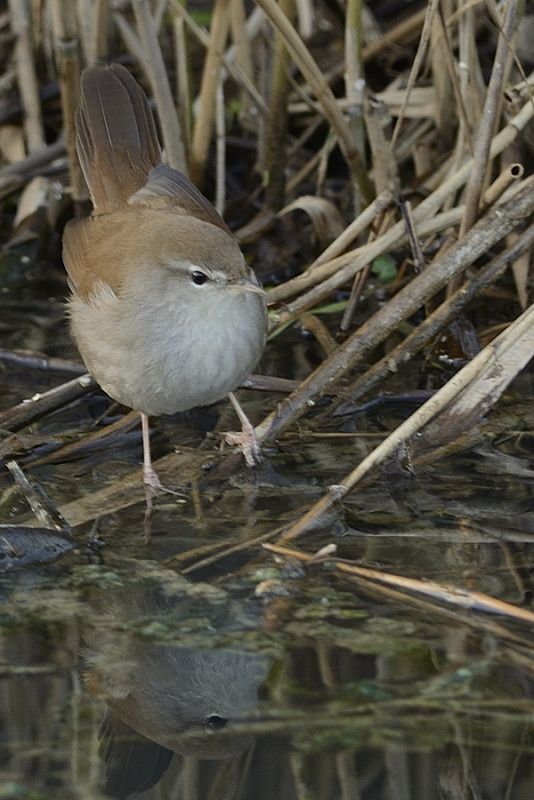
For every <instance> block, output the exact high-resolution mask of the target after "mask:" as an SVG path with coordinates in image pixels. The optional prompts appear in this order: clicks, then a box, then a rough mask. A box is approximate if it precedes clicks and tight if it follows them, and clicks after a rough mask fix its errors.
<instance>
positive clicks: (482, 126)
mask: <svg viewBox="0 0 534 800" xmlns="http://www.w3.org/2000/svg"><path fill="white" fill-rule="evenodd" d="M516 22H517V2H516V0H507V4H506V9H505V12H504V18H503V26H502V30H501V32H500V34H499V39H498V42H497V49H496V51H495V58H494V61H493V68H492V71H491V77H490V82H489V85H488V90H487V92H486V100H485V103H484V109H483V112H482V117H481V119H480V123H479V126H478V129H477V133H476V138H475V149H474V154H473V164H472V168H471V170H470V173H469V180H468V181H467V186H466V190H465V215H464V218H463V220H462V224H461V226H460V236H463V235H464V234H465V233H466V231H468V230H469V228H470V227H471V226H472V225H473V223H474V222H475V220H476V218H477V216H478V213H479V206H480V200H481V198H482V192H483V190H484V184H485V182H486V177H487V174H488V165H489V161H490V159H491V158H493V157H494V155H495V154H493V153H492V152H491V141H492V137H493V132H494V128H495V125H496V123H497V122H498V120H497V119H496V114H497V109H498V107H499V105H500V100H501V95H502V92H503V88H504V83H503V81H504V75H505V69H506V63H507V60H508V48H509V42H510V40H511V38H512V36H513V34H514V30H515V27H516ZM454 288H456V287H454Z"/></svg>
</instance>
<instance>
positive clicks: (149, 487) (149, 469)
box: [143, 464, 185, 498]
mask: <svg viewBox="0 0 534 800" xmlns="http://www.w3.org/2000/svg"><path fill="white" fill-rule="evenodd" d="M143 483H144V484H145V492H146V495H147V498H148V496H150V497H151V498H153V497H156V496H157V495H158V494H172V495H174V496H175V497H184V496H185V495H184V494H182V492H177V491H176V489H169V487H168V486H164V485H163V484H162V482H161V481H160V479H159V475H158V473H157V472H156V470H155V469H154V467H153V466H152V465H147V464H144V465H143Z"/></svg>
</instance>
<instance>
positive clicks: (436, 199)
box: [268, 100, 534, 319]
mask: <svg viewBox="0 0 534 800" xmlns="http://www.w3.org/2000/svg"><path fill="white" fill-rule="evenodd" d="M532 117H534V103H532V101H531V100H528V101H527V102H526V103H525V105H524V106H523V107H522V108H521V110H520V111H519V113H518V114H516V116H515V117H513V118H512V119H511V120H510V121H509V123H508V125H506V127H505V128H503V129H502V130H501V131H500V132H499V133H498V134H497V135H496V136H495V137H494V139H493V141H492V143H491V148H490V155H491V157H492V158H494V157H495V156H496V155H499V154H500V153H502V152H503V150H505V149H506V148H507V147H508V146H509V145H510V144H511V143H512V142H513V141H514V140H515V139H516V137H517V135H518V133H519V132H520V131H522V130H523V129H524V128H525V126H526V125H527V124H528V123H529V122H530V120H531V119H532ZM472 168H473V159H469V160H468V161H467V162H466V163H464V164H463V166H462V167H460V169H458V170H457V171H456V172H455V173H454V174H453V175H451V176H450V177H449V178H448V179H447V180H443V181H442V182H441V183H440V185H439V186H438V187H437V189H435V190H434V191H433V192H432V194H431V195H429V197H427V198H426V199H425V200H423V202H422V203H420V205H419V206H417V208H416V209H415V210H414V219H415V221H416V222H417V224H418V225H420V224H422V225H423V228H420V230H419V233H420V234H421V233H422V231H423V230H430V229H429V228H427V227H426V226H427V224H428V223H427V222H426V221H425V220H429V218H430V217H432V216H433V215H434V214H435V213H436V211H437V210H438V209H439V208H440V206H441V205H442V204H443V203H444V202H445V200H446V199H447V198H448V197H449V196H450V195H452V194H453V193H454V192H456V191H457V190H458V189H459V188H461V187H462V186H463V185H464V184H465V182H466V181H467V180H468V178H469V175H470V172H471V169H472ZM455 219H456V214H455V213H454V209H452V220H453V221H454V220H455ZM451 224H454V222H452V223H451ZM441 229H442V228H441ZM436 230H440V228H437V229H436ZM403 233H404V228H403V223H402V222H398V223H396V225H394V226H393V227H392V228H391V229H390V230H389V231H388V232H387V233H386V234H385V235H384V236H383V237H381V239H379V240H377V241H376V243H373V251H372V252H373V256H372V258H375V257H376V256H377V255H381V253H382V252H384V251H385V249H386V248H387V247H390V246H393V245H396V244H397V243H398V242H399V241H401V237H402V235H403ZM384 242H387V245H386V248H385V249H384V250H381V249H380V246H379V245H380V243H384ZM375 247H376V252H375ZM362 256H363V254H362ZM351 262H352V263H351ZM363 266H365V261H364V263H362V261H361V258H360V254H359V253H358V252H357V251H356V252H354V253H347V254H346V255H344V256H340V257H339V260H338V259H334V260H333V261H331V262H330V263H329V264H323V265H322V266H321V269H317V270H315V269H314V270H312V271H310V270H308V271H306V272H305V273H302V275H299V276H298V277H297V278H292V279H291V281H287V282H286V283H284V284H282V285H281V286H277V287H276V289H275V290H273V292H274V291H276V294H275V295H274V296H275V297H278V298H280V297H281V295H282V293H283V292H285V291H287V290H288V289H289V291H288V294H287V295H286V296H290V295H292V294H296V293H297V292H298V291H301V290H302V289H303V288H307V287H309V286H314V287H315V288H314V289H313V290H312V291H310V292H308V294H307V295H303V296H302V297H300V298H299V299H298V300H297V301H295V303H293V304H292V305H291V306H290V307H289V308H288V312H287V313H286V314H285V315H282V314H281V315H280V316H281V317H283V316H285V318H286V319H287V318H288V317H290V316H291V315H293V314H296V313H299V312H300V311H302V310H304V309H307V308H309V307H311V306H312V305H313V304H314V303H316V302H319V301H321V300H322V299H324V297H326V296H327V295H328V294H329V293H330V292H331V291H333V290H335V289H338V288H339V287H340V286H342V285H343V284H344V283H346V282H347V281H348V280H351V279H352V278H353V277H354V274H355V272H356V271H357V270H358V269H362V268H363ZM323 279H324V280H323ZM321 280H322V281H323V283H322V284H320V285H319V286H317V285H316V284H318V283H319V281H321ZM269 297H270V293H269V294H268V298H269ZM273 302H274V301H273Z"/></svg>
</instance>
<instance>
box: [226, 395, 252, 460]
mask: <svg viewBox="0 0 534 800" xmlns="http://www.w3.org/2000/svg"><path fill="white" fill-rule="evenodd" d="M228 397H229V398H230V402H231V404H232V405H233V407H234V411H235V413H236V414H237V416H238V417H239V421H240V423H241V432H240V433H225V435H224V438H225V441H226V442H227V443H228V444H231V445H237V447H239V449H240V450H241V452H242V453H243V455H244V456H245V461H246V462H247V464H248V466H249V467H254V466H255V465H256V464H258V463H259V462H260V461H261V450H260V443H259V441H258V437H257V434H256V428H255V427H254V426H253V425H252V423H251V422H250V420H249V418H248V417H247V415H246V414H245V412H244V411H243V409H242V408H241V406H240V404H239V402H238V400H237V397H236V396H235V395H234V393H233V392H230V394H229V395H228Z"/></svg>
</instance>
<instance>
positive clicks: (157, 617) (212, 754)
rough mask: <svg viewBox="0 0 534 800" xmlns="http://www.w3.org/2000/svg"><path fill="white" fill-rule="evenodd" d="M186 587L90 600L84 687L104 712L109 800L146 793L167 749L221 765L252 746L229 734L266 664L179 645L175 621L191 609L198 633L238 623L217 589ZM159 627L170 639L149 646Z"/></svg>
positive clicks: (236, 612)
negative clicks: (188, 590)
mask: <svg viewBox="0 0 534 800" xmlns="http://www.w3.org/2000/svg"><path fill="white" fill-rule="evenodd" d="M186 586H187V584H186V582H185V581H184V582H183V588H185V587H186ZM194 588H195V591H194V592H193V593H192V594H189V595H188V594H187V593H186V592H185V591H184V592H181V591H179V592H178V593H176V592H172V593H171V594H169V593H168V592H167V591H162V590H161V589H160V588H158V587H157V586H155V585H151V586H149V587H147V586H144V587H143V589H142V590H141V591H140V590H139V587H138V586H136V587H135V590H121V591H119V592H118V593H117V592H115V591H113V592H110V591H107V592H106V593H105V594H104V593H102V594H99V595H98V596H97V597H96V598H92V600H91V607H92V610H93V611H96V612H98V613H97V614H95V615H94V617H93V620H95V619H96V620H98V622H96V623H95V622H92V623H91V624H89V625H88V627H87V629H86V634H85V642H86V647H85V652H84V659H85V664H86V669H85V683H86V685H87V687H88V688H89V689H90V691H91V692H93V693H94V694H97V695H98V696H99V697H101V698H102V699H104V700H105V702H106V705H107V707H108V710H107V712H106V716H105V719H104V722H103V724H102V726H101V731H100V738H101V744H102V748H101V753H102V757H103V761H104V765H105V770H104V771H105V780H104V787H103V791H104V793H105V795H106V796H108V797H115V798H127V797H129V796H131V795H132V794H134V793H139V792H143V791H146V790H148V789H149V788H151V787H152V786H154V785H155V784H157V783H158V782H159V780H160V779H161V777H162V776H163V774H164V773H165V771H166V770H167V768H168V767H169V764H170V763H171V759H172V757H173V755H174V754H175V753H177V754H180V755H185V756H194V757H196V758H198V759H225V758H230V757H232V756H236V755H238V754H241V753H243V752H244V751H245V750H246V749H247V748H248V747H249V745H250V744H251V742H252V739H251V737H247V736H243V735H232V733H231V729H232V724H235V722H236V721H239V720H242V719H243V718H245V717H246V716H247V715H250V714H251V712H253V711H254V709H255V708H256V706H257V704H258V688H259V687H260V685H261V683H262V682H263V680H264V679H265V677H266V673H267V669H268V663H267V660H266V659H265V658H264V657H262V656H258V655H255V654H252V653H248V652H244V651H239V650H237V649H228V648H223V649H217V648H214V649H210V648H209V642H208V643H207V644H206V646H205V647H204V646H200V647H185V646H182V644H181V643H180V641H179V637H180V627H179V625H180V620H182V621H185V620H187V623H188V626H189V625H190V624H191V616H190V615H191V613H193V614H194V616H195V617H196V620H197V624H198V623H200V624H202V617H204V629H205V630H206V627H208V626H209V630H210V631H211V632H212V633H221V632H226V631H230V630H232V628H234V629H236V628H237V629H239V628H241V629H242V628H243V625H244V613H243V612H244V609H243V605H242V604H237V603H236V601H230V600H229V599H228V598H227V597H226V595H224V593H222V592H221V593H219V592H216V593H213V592H212V590H210V591H209V593H208V594H207V595H205V596H202V591H200V593H199V592H198V588H199V585H198V584H196V585H195V587H194ZM110 597H112V598H113V599H112V600H110ZM245 616H246V612H245ZM208 620H209V621H208ZM249 622H250V620H249ZM121 629H122V630H121ZM136 630H137V631H138V633H137V635H136V634H135V633H132V631H136ZM147 631H148V632H150V633H151V634H152V635H150V638H147ZM158 631H159V632H161V633H162V634H163V638H165V639H166V640H168V638H169V632H170V631H172V632H173V634H175V635H173V636H172V638H173V642H172V643H169V642H168V641H163V642H162V641H161V639H160V641H158V640H157V638H156V637H154V632H158ZM140 633H141V634H142V635H139V634H140ZM223 729H224V735H222V736H220V735H218V733H219V732H220V731H222V730H223Z"/></svg>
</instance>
